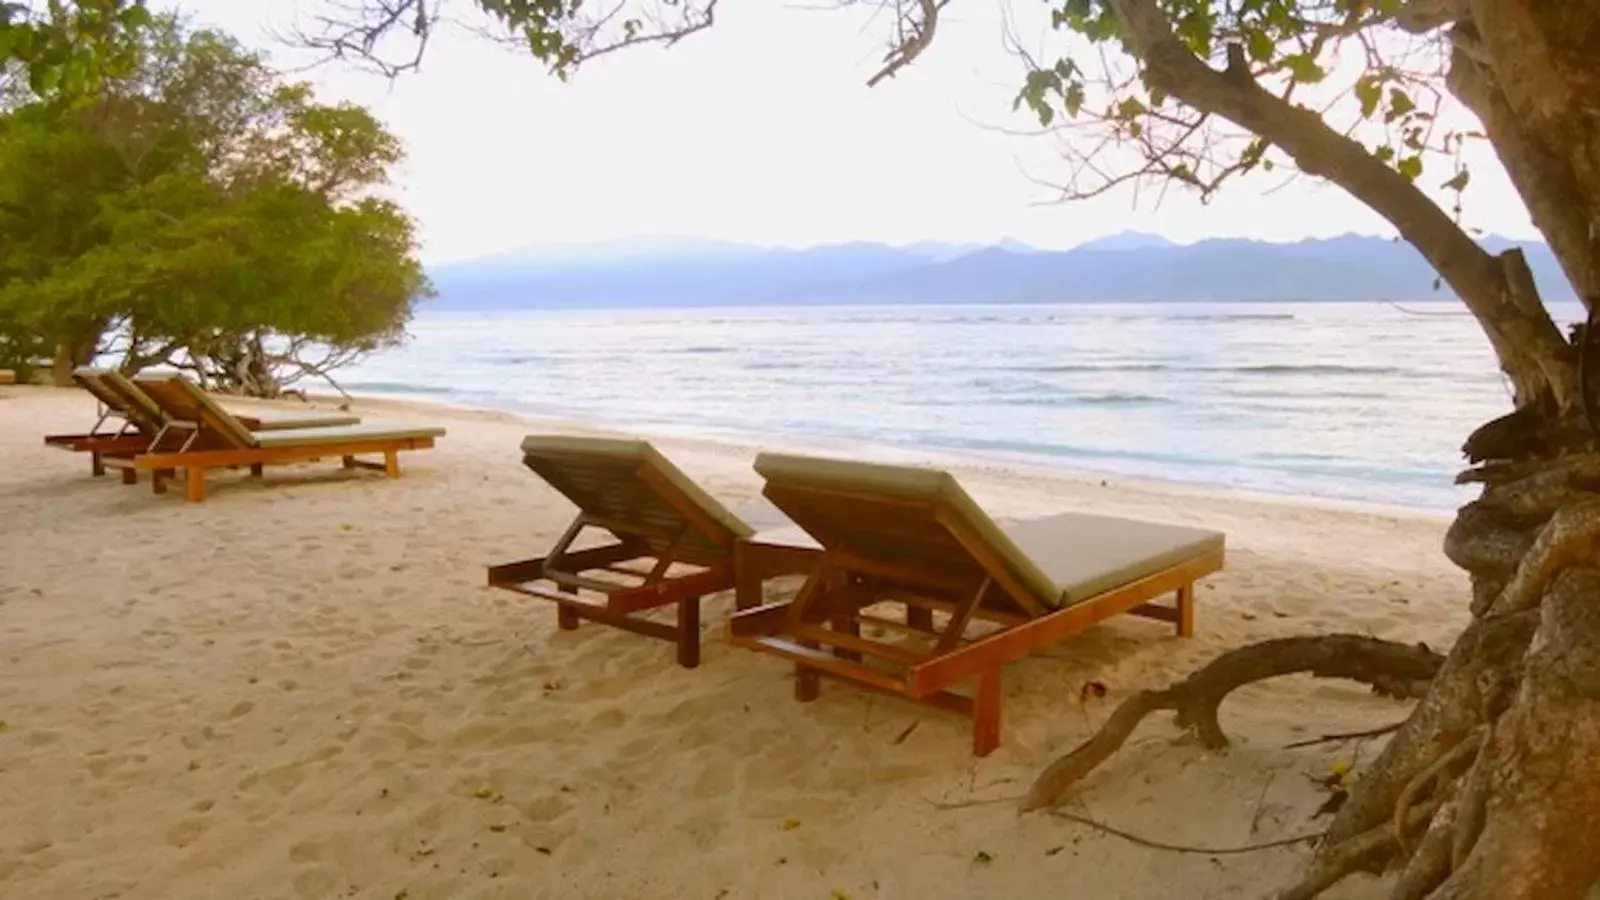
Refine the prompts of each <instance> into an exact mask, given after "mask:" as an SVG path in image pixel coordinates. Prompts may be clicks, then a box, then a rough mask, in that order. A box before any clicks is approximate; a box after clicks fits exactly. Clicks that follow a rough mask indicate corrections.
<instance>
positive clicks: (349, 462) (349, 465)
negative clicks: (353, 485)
mask: <svg viewBox="0 0 1600 900" xmlns="http://www.w3.org/2000/svg"><path fill="white" fill-rule="evenodd" d="M344 467H345V468H346V469H354V468H355V467H356V458H355V457H354V456H346V457H345V458H344Z"/></svg>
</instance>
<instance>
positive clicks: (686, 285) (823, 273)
mask: <svg viewBox="0 0 1600 900" xmlns="http://www.w3.org/2000/svg"><path fill="white" fill-rule="evenodd" d="M1482 243H1483V244H1484V246H1485V247H1487V248H1488V249H1490V250H1491V251H1495V252H1499V251H1500V250H1503V249H1505V248H1506V247H1510V246H1520V247H1522V248H1523V250H1524V252H1526V254H1527V256H1528V262H1529V265H1531V266H1532V268H1533V272H1534V277H1535V279H1536V280H1537V281H1538V283H1539V288H1540V290H1541V291H1542V292H1543V294H1544V297H1545V300H1546V301H1547V302H1557V303H1559V302H1572V301H1575V300H1576V297H1575V296H1574V295H1573V292H1572V288H1571V286H1570V285H1569V283H1568V282H1567V279H1566V278H1565V277H1564V276H1563V275H1562V273H1561V270H1560V268H1559V265H1558V264H1557V263H1556V260H1555V257H1554V255H1553V254H1551V252H1550V249H1549V247H1547V246H1545V245H1544V244H1542V243H1535V242H1520V241H1512V240H1509V239H1505V238H1499V237H1488V238H1484V239H1483V240H1482ZM430 274H431V275H432V277H433V280H434V283H435V285H436V286H437V287H438V289H439V297H438V299H437V300H435V301H434V302H432V303H430V304H429V308H432V309H457V310H499V309H623V308H635V309H637V308H647V309H648V308H655V309H671V308H686V307H718V306H797V305H891V304H894V305H904V304H957V303H959V304H981V303H1094V302H1163V301H1164V302H1183V303H1204V302H1274V301H1276V302H1304V303H1333V302H1348V301H1374V300H1387V301H1394V302H1406V303H1419V302H1428V301H1438V300H1453V299H1454V295H1453V294H1451V292H1450V290H1449V288H1448V286H1440V287H1437V288H1436V287H1435V275H1434V272H1433V269H1432V268H1431V267H1429V266H1428V264H1427V263H1426V262H1424V261H1423V259H1422V257H1421V256H1420V255H1419V254H1418V253H1417V251H1416V250H1415V249H1413V248H1412V247H1411V245H1409V244H1407V243H1405V242H1403V241H1399V240H1395V239H1386V238H1380V237H1369V236H1361V235H1344V236H1341V237H1335V238H1328V239H1319V240H1304V241H1297V242H1294V243H1271V242H1266V241H1255V240H1245V239H1234V238H1227V239H1216V240H1207V241H1200V242H1198V243H1194V244H1175V243H1172V242H1171V241H1168V240H1166V239H1165V238H1162V237H1160V236H1158V235H1152V234H1141V233H1137V232H1126V233H1123V234H1118V235H1112V236H1110V237H1105V238H1101V239H1099V240H1094V241H1090V242H1088V243H1086V244H1083V245H1080V246H1078V247H1074V248H1073V249H1071V250H1041V249H1036V248H1033V247H1029V246H1027V245H1025V244H1022V243H1020V242H1017V241H1013V240H1005V241H1002V242H1000V243H997V244H994V245H990V246H981V245H961V244H941V243H923V244H912V245H908V246H902V247H892V246H888V245H885V244H873V243H849V244H836V245H828V246H819V247H809V248H805V249H791V248H771V247H759V246H753V245H747V244H737V243H728V242H719V241H709V240H697V239H681V238H631V239H626V240H620V241H613V242H607V243H598V244H568V245H544V246H535V247H529V248H525V249H523V250H519V251H514V252H511V253H506V254H501V255H498V256H493V257H486V258H483V259H477V260H470V261H466V262H459V263H450V264H446V265H439V266H435V267H434V268H433V269H432V270H431V272H430Z"/></svg>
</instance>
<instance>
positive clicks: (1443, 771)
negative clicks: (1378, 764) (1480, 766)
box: [1394, 729, 1485, 853]
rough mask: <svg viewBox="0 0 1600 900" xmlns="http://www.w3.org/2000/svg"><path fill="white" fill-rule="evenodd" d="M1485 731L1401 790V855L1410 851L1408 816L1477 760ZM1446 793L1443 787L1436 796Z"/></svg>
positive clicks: (1397, 823)
mask: <svg viewBox="0 0 1600 900" xmlns="http://www.w3.org/2000/svg"><path fill="white" fill-rule="evenodd" d="M1484 730H1485V729H1480V730H1478V731H1476V732H1473V734H1472V736H1471V737H1468V738H1467V739H1466V740H1464V741H1462V742H1461V743H1459V744H1457V745H1455V746H1454V747H1451V748H1450V750H1449V751H1447V752H1446V753H1444V754H1442V755H1440V757H1439V758H1438V759H1436V760H1434V761H1433V762H1432V763H1431V764H1430V765H1429V766H1428V767H1427V768H1426V769H1423V770H1422V771H1421V772H1419V773H1417V777H1415V778H1413V779H1411V781H1410V783H1408V784H1407V785H1406V786H1405V788H1404V789H1403V790H1401V791H1400V799H1399V800H1397V801H1395V804H1394V840H1395V843H1397V844H1399V845H1400V852H1402V853H1407V852H1410V851H1409V848H1407V847H1406V838H1405V823H1406V821H1407V814H1408V813H1409V812H1410V811H1411V808H1412V805H1413V803H1414V802H1415V801H1416V799H1417V797H1419V796H1422V795H1423V794H1424V793H1425V792H1426V791H1428V790H1430V789H1433V788H1434V787H1435V785H1436V783H1443V782H1447V781H1448V780H1449V779H1453V778H1455V777H1457V776H1459V775H1460V774H1461V772H1460V771H1458V770H1459V769H1461V767H1462V765H1463V764H1464V763H1466V762H1468V761H1469V760H1471V759H1474V758H1476V757H1477V755H1478V750H1479V748H1481V747H1482V746H1483V740H1484ZM1443 793H1444V791H1443V790H1442V788H1441V789H1440V790H1437V791H1435V794H1436V795H1442V794H1443Z"/></svg>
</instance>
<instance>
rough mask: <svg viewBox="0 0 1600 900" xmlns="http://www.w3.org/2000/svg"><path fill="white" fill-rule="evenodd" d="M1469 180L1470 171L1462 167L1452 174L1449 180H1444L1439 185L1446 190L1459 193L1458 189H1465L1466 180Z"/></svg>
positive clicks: (1470, 178) (1470, 176)
mask: <svg viewBox="0 0 1600 900" xmlns="http://www.w3.org/2000/svg"><path fill="white" fill-rule="evenodd" d="M1471 180H1472V173H1470V172H1468V171H1467V170H1466V169H1465V168H1463V169H1462V170H1461V171H1459V172H1457V173H1456V174H1455V175H1454V176H1452V177H1451V179H1450V180H1449V181H1446V182H1445V183H1444V184H1441V185H1439V186H1440V187H1442V188H1444V189H1445V190H1447V191H1456V192H1458V193H1459V192H1460V191H1463V190H1465V189H1466V187H1467V182H1469V181H1471Z"/></svg>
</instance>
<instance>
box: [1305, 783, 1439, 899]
mask: <svg viewBox="0 0 1600 900" xmlns="http://www.w3.org/2000/svg"><path fill="white" fill-rule="evenodd" d="M1442 802H1443V799H1442V798H1440V797H1434V798H1433V799H1431V800H1427V801H1425V802H1423V803H1422V804H1421V805H1418V806H1413V807H1411V810H1410V812H1408V813H1407V814H1406V816H1405V819H1404V821H1403V822H1402V823H1401V824H1402V825H1403V826H1404V828H1403V830H1404V831H1407V832H1411V831H1418V830H1420V829H1422V828H1423V827H1424V826H1426V825H1427V824H1428V822H1429V821H1431V820H1432V819H1433V815H1434V813H1436V812H1438V811H1439V807H1440V805H1441V804H1442ZM1395 849H1396V848H1395V831H1394V829H1393V828H1391V827H1390V826H1389V825H1388V824H1383V825H1379V826H1378V827H1377V828H1373V829H1371V830H1369V831H1364V832H1362V833H1361V834H1358V835H1356V836H1355V837H1353V838H1351V839H1349V840H1348V841H1345V842H1344V843H1342V844H1339V845H1338V846H1337V847H1334V848H1332V849H1331V850H1330V851H1328V852H1325V853H1323V854H1322V856H1321V857H1320V858H1319V860H1318V861H1317V863H1316V865H1314V866H1312V868H1311V871H1310V872H1308V873H1306V876H1305V878H1303V879H1302V880H1301V881H1300V883H1299V884H1296V885H1294V886H1293V887H1290V888H1288V889H1287V890H1285V891H1283V892H1282V893H1280V894H1278V896H1277V900H1313V898H1315V897H1316V896H1317V895H1319V894H1321V893H1322V892H1323V891H1325V890H1327V889H1328V888H1330V887H1333V886H1334V885H1335V884H1338V883H1339V882H1340V881H1343V880H1344V878H1345V876H1346V875H1349V874H1350V873H1352V872H1359V871H1363V870H1372V869H1376V868H1379V867H1381V866H1382V865H1383V862H1384V861H1385V860H1386V859H1388V858H1389V857H1390V856H1392V855H1393V854H1394V851H1395Z"/></svg>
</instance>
